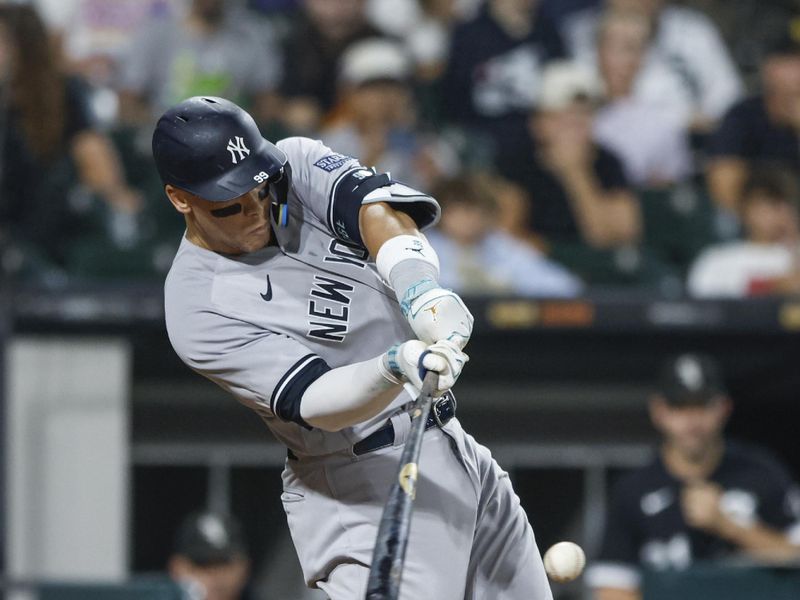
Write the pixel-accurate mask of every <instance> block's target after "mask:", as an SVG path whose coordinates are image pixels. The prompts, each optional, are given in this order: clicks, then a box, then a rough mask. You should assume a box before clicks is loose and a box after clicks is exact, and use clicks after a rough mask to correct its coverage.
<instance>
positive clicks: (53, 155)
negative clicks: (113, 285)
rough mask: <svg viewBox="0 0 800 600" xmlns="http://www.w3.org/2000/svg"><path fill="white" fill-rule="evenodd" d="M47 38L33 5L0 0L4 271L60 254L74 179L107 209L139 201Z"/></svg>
mask: <svg viewBox="0 0 800 600" xmlns="http://www.w3.org/2000/svg"><path fill="white" fill-rule="evenodd" d="M47 39H48V38H47V32H46V29H45V27H44V24H43V22H42V20H41V18H40V17H39V15H38V13H37V12H36V10H35V9H34V8H33V7H31V6H29V5H18V4H3V5H0V247H2V248H3V250H2V251H0V253H1V254H2V255H3V257H5V258H8V256H10V255H16V256H19V260H18V261H15V260H10V259H9V260H5V258H4V259H3V260H0V263H2V266H1V267H0V271H6V270H7V269H8V270H9V271H10V272H9V273H7V275H8V276H9V277H12V278H14V277H21V276H23V275H20V273H23V274H25V271H26V266H25V264H24V263H26V262H27V261H28V259H29V257H31V256H33V255H36V254H38V255H40V256H41V257H43V258H42V260H41V262H42V263H43V264H45V265H52V264H59V263H62V262H63V259H64V251H65V249H64V244H65V243H66V238H67V236H68V233H69V232H68V229H69V224H68V223H66V222H65V220H66V219H67V218H68V217H69V216H70V207H69V206H68V202H67V200H66V198H67V196H68V191H69V188H70V187H73V186H75V184H76V183H80V184H82V186H83V187H85V188H86V189H88V190H89V191H90V192H92V193H93V194H95V195H96V196H97V197H98V198H100V199H101V200H103V201H104V203H105V205H106V206H107V207H108V209H109V211H110V212H112V213H113V214H119V215H131V214H134V213H136V212H138V211H139V210H140V209H141V206H142V198H141V195H140V194H139V193H138V192H137V191H135V190H133V189H132V188H131V187H130V186H129V185H128V184H127V182H126V180H125V177H124V174H123V171H122V167H121V164H120V161H119V156H118V154H117V151H116V149H115V147H114V146H113V145H112V144H111V142H110V140H109V139H108V138H107V137H106V136H105V135H104V134H103V133H102V132H100V131H99V130H98V129H96V128H95V127H93V123H92V115H91V112H90V110H89V106H88V99H87V93H86V92H87V88H86V85H85V84H84V83H83V82H82V81H80V80H79V79H77V78H74V77H69V76H67V75H66V74H65V73H64V71H63V70H62V68H61V67H60V58H59V57H58V56H57V55H56V53H55V52H53V51H52V47H51V46H50V45H49V44H47V43H46V42H47ZM9 240H10V241H9ZM6 252H9V254H8V255H7V254H6ZM9 265H11V266H10V267H9ZM19 265H21V266H19ZM27 270H29V271H30V270H33V269H29V268H28V269H27ZM42 271H48V272H50V268H49V267H42ZM39 274H40V273H38V272H37V273H30V275H31V276H32V277H36V276H38V275H39Z"/></svg>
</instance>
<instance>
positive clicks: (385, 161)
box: [320, 38, 458, 189]
mask: <svg viewBox="0 0 800 600" xmlns="http://www.w3.org/2000/svg"><path fill="white" fill-rule="evenodd" d="M412 68H413V66H412V64H411V60H410V58H409V56H408V55H407V53H406V52H405V49H404V47H403V46H402V45H401V44H400V43H398V42H395V41H392V40H388V39H386V38H371V39H367V40H363V41H360V42H356V43H354V44H353V45H352V46H350V47H349V48H348V49H347V50H346V51H345V53H344V54H343V55H342V62H341V65H340V67H339V81H340V98H341V100H340V104H339V107H338V109H337V110H336V111H334V113H335V116H334V118H333V119H332V122H331V124H330V126H329V127H327V128H325V129H324V130H323V131H322V132H321V134H320V137H321V138H322V141H324V142H325V143H326V144H327V145H328V146H330V147H331V148H336V149H337V151H338V152H341V153H342V154H346V155H349V156H357V157H359V158H360V159H361V161H362V162H363V163H364V164H365V165H369V166H375V167H377V168H378V169H379V170H381V171H387V172H390V173H391V174H392V177H393V178H395V179H397V180H398V181H402V182H404V183H407V184H408V185H411V186H414V187H419V188H420V189H426V188H428V187H430V186H431V185H432V184H433V183H434V181H435V180H436V179H437V178H438V177H440V176H441V175H442V173H443V172H450V173H454V172H455V171H456V170H457V165H458V159H457V156H456V155H455V152H454V151H448V148H447V147H445V145H444V143H443V142H441V141H439V140H437V139H432V138H427V137H426V136H424V135H422V134H421V133H418V132H417V131H416V130H415V114H414V112H415V111H414V103H413V97H412V90H411V77H412Z"/></svg>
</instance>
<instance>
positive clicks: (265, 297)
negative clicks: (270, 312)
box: [261, 275, 272, 302]
mask: <svg viewBox="0 0 800 600" xmlns="http://www.w3.org/2000/svg"><path fill="white" fill-rule="evenodd" d="M261 299H262V300H264V301H265V302H269V301H270V300H272V282H271V281H270V280H269V275H267V293H266V294H261Z"/></svg>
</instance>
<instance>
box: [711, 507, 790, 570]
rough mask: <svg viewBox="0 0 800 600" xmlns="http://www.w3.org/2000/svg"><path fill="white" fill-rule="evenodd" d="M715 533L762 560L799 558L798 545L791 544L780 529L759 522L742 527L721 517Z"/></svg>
mask: <svg viewBox="0 0 800 600" xmlns="http://www.w3.org/2000/svg"><path fill="white" fill-rule="evenodd" d="M716 532H717V534H718V535H719V536H720V537H722V538H725V539H726V540H728V541H729V542H731V543H732V544H735V545H736V546H738V547H739V548H741V549H742V550H744V551H745V552H746V553H747V554H749V555H751V556H752V557H754V558H757V559H762V560H788V559H796V558H800V547H798V546H795V545H794V544H792V543H791V542H790V541H789V539H788V538H787V537H786V536H785V535H784V534H783V533H781V532H780V531H776V530H774V529H772V528H770V527H767V526H765V525H763V524H761V523H754V524H753V525H750V526H747V527H744V526H742V525H739V524H737V523H735V522H734V521H731V520H730V519H728V518H724V517H723V518H722V519H721V520H720V523H719V525H718V526H717V528H716Z"/></svg>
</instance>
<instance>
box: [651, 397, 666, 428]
mask: <svg viewBox="0 0 800 600" xmlns="http://www.w3.org/2000/svg"><path fill="white" fill-rule="evenodd" d="M647 408H648V411H649V413H650V422H651V423H652V424H653V426H654V427H655V428H656V429H659V430H660V429H661V427H660V425H661V421H662V420H663V417H664V413H665V412H666V411H667V401H666V399H665V398H664V396H662V395H661V394H651V395H650V398H649V399H648V401H647Z"/></svg>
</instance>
